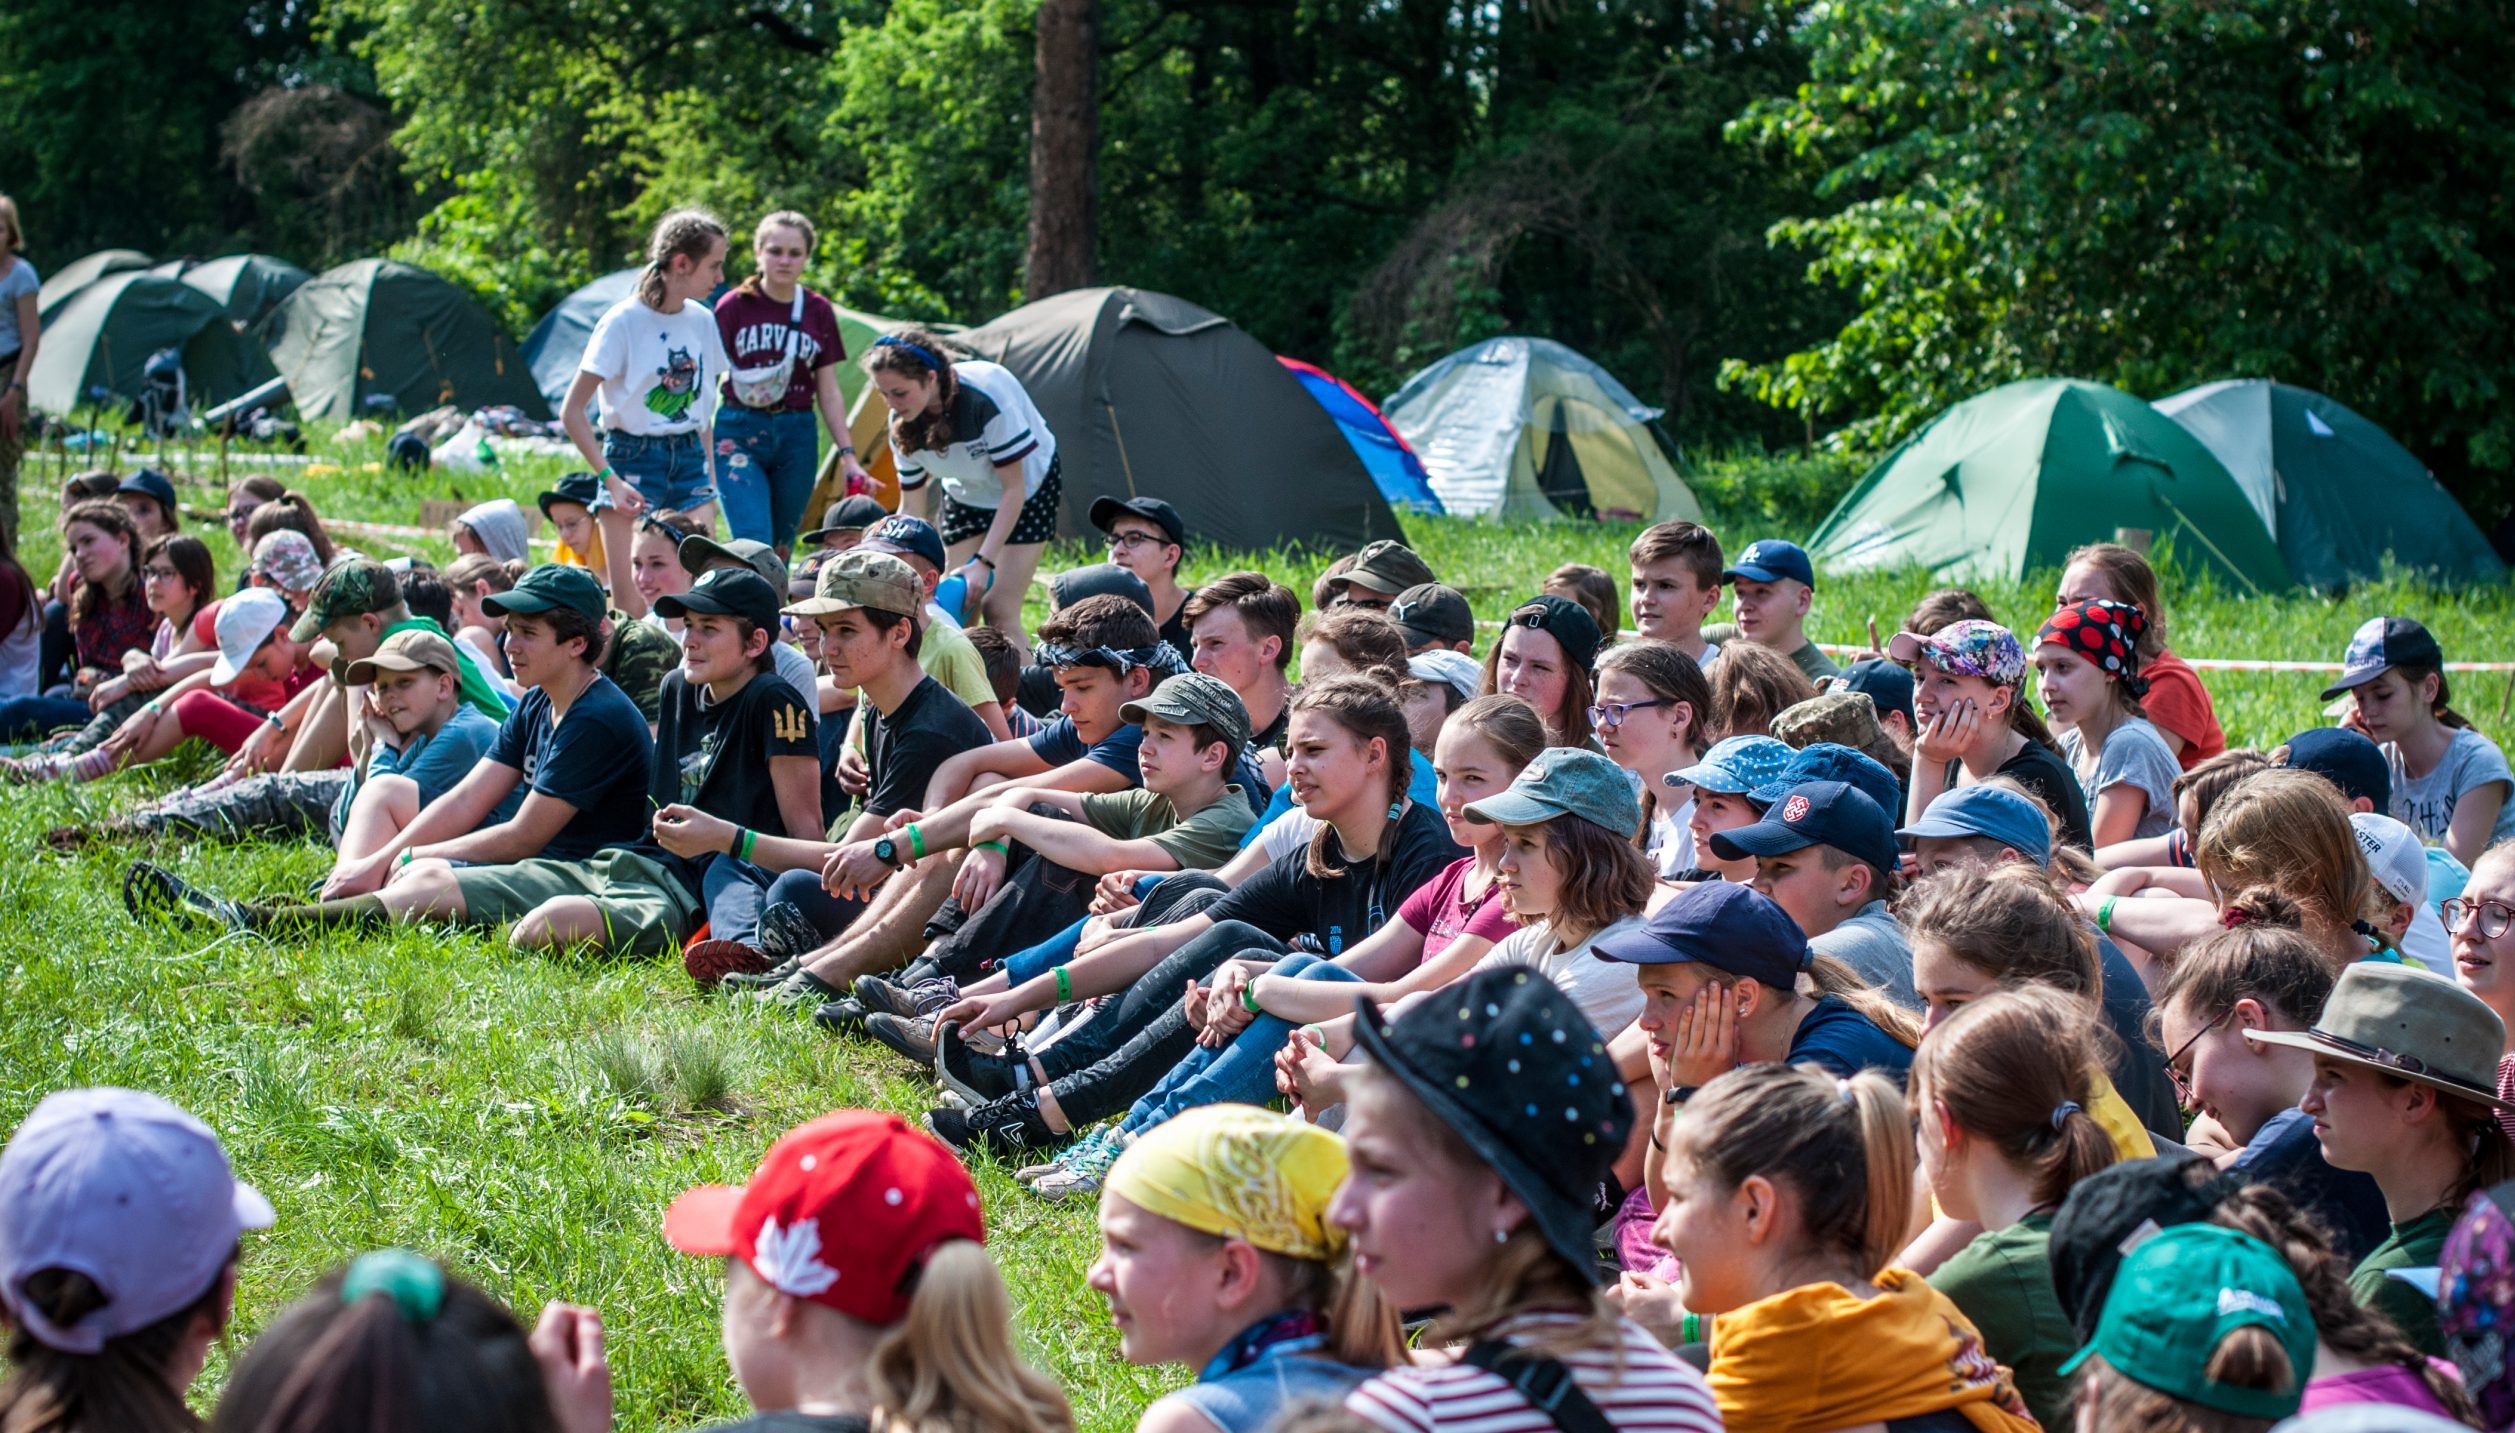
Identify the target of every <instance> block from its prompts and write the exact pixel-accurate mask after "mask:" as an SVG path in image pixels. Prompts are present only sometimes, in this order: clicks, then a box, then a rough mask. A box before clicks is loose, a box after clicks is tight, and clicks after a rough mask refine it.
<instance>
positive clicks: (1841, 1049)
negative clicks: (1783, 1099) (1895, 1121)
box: [1783, 995, 1912, 1081]
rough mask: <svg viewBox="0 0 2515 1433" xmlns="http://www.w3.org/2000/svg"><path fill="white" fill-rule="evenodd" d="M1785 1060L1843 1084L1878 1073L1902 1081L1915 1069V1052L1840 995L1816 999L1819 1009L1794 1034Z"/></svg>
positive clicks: (1810, 1014)
mask: <svg viewBox="0 0 2515 1433" xmlns="http://www.w3.org/2000/svg"><path fill="white" fill-rule="evenodd" d="M1783 1058H1784V1059H1785V1060H1786V1061H1787V1063H1789V1064H1793V1065H1801V1064H1806V1065H1815V1066H1817V1067H1818V1068H1819V1069H1822V1070H1825V1071H1826V1072H1828V1073H1830V1074H1832V1075H1833V1076H1834V1077H1835V1078H1836V1079H1843V1080H1847V1079H1850V1078H1851V1077H1852V1076H1854V1075H1856V1074H1859V1073H1860V1072H1861V1071H1862V1070H1875V1071H1877V1072H1878V1073H1879V1074H1881V1075H1885V1076H1887V1077H1888V1078H1890V1079H1893V1080H1898V1081H1900V1080H1902V1079H1903V1078H1904V1076H1905V1075H1906V1074H1907V1073H1908V1072H1910V1071H1911V1069H1912V1051H1911V1050H1910V1049H1907V1048H1906V1047H1905V1046H1904V1044H1903V1043H1902V1042H1901V1041H1899V1040H1897V1039H1896V1038H1895V1037H1894V1036H1892V1035H1889V1034H1887V1033H1886V1032H1885V1031H1883V1030H1881V1029H1879V1028H1878V1027H1877V1022H1876V1021H1874V1020H1871V1019H1870V1018H1869V1017H1868V1016H1866V1015H1863V1014H1861V1013H1860V1012H1859V1011H1857V1010H1854V1009H1852V1008H1851V1004H1850V1002H1848V1001H1846V1000H1844V999H1843V998H1842V997H1841V996H1839V995H1824V996H1819V997H1818V998H1817V1002H1816V1008H1815V1009H1814V1010H1811V1011H1809V1012H1808V1016H1807V1018H1806V1019H1804V1020H1802V1021H1800V1022H1799V1028H1798V1029H1796V1030H1794V1031H1792V1032H1791V1035H1790V1053H1789V1054H1788V1055H1787V1056H1785V1057H1783Z"/></svg>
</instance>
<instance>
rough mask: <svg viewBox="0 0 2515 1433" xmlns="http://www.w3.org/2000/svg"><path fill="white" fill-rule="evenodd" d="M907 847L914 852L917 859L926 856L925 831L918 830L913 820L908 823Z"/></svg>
mask: <svg viewBox="0 0 2515 1433" xmlns="http://www.w3.org/2000/svg"><path fill="white" fill-rule="evenodd" d="M908 849H909V850H910V851H912V852H914V853H915V854H916V857H917V859H918V860H920V861H922V860H924V859H925V858H926V833H925V832H923V831H920V830H918V829H917V823H916V822H914V821H911V822H909V823H908Z"/></svg>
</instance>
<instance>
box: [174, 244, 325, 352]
mask: <svg viewBox="0 0 2515 1433" xmlns="http://www.w3.org/2000/svg"><path fill="white" fill-rule="evenodd" d="M177 277H179V278H181V279H182V280H183V281H184V282H185V283H187V284H190V285H192V287H194V288H196V289H199V290H200V291H201V292H203V293H205V294H208V295H209V296H210V297H211V298H214V299H216V300H218V302H219V303H220V304H221V305H223V306H224V307H225V308H226V310H227V317H228V318H230V319H232V320H234V321H235V322H236V323H238V324H240V325H242V326H243V327H245V328H252V327H254V326H255V325H257V324H260V323H261V322H262V321H263V320H264V319H266V318H269V317H270V316H271V311H272V310H273V309H276V308H278V307H279V306H280V304H281V303H283V302H285V301H286V300H287V298H288V296H289V295H290V294H293V293H295V292H296V291H297V290H298V289H299V288H300V287H302V286H303V285H304V284H305V282H306V281H307V280H308V279H311V278H313V277H314V275H312V274H309V273H307V272H306V271H305V270H303V269H301V268H298V267H297V266H296V265H295V264H292V263H290V262H288V261H287V260H286V259H275V258H272V257H271V256H270V255H268V254H231V255H229V256H228V257H226V258H224V259H211V260H209V261H208V262H206V263H199V264H187V265H185V266H184V269H183V272H182V273H181V274H179V275H178V276H177ZM275 337H277V335H276V334H273V333H270V332H267V331H266V332H265V333H264V334H263V335H262V341H263V342H264V343H266V344H267V343H269V342H271V341H272V340H273V339H274V338H275Z"/></svg>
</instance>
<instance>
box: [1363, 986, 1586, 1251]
mask: <svg viewBox="0 0 2515 1433" xmlns="http://www.w3.org/2000/svg"><path fill="white" fill-rule="evenodd" d="M1355 1013H1356V1014H1357V1015H1358V1016H1359V1017H1360V1018H1359V1019H1358V1020H1357V1021H1356V1029H1355V1034H1356V1036H1357V1037H1358V1038H1359V1039H1360V1040H1361V1042H1362V1047H1363V1049H1364V1050H1366V1051H1368V1052H1369V1053H1370V1056H1371V1058H1372V1060H1373V1061H1374V1062H1376V1063H1377V1064H1378V1065H1379V1067H1380V1068H1381V1069H1383V1070H1386V1071H1387V1072H1388V1073H1389V1074H1391V1075H1393V1076H1395V1077H1396V1078H1397V1080H1398V1081H1399V1082H1400V1083H1401V1084H1403V1085H1405V1087H1406V1088H1407V1090H1408V1091H1409V1092H1410V1093H1412V1094H1413V1095H1414V1096H1415V1098H1417V1099H1419V1100H1421V1101H1423V1103H1424V1105H1425V1106H1426V1107H1427V1108H1429V1109H1430V1110H1431V1111H1432V1114H1433V1117H1434V1118H1436V1119H1438V1120H1440V1121H1441V1123H1443V1124H1445V1125H1447V1126H1449V1127H1450V1129H1451V1131H1452V1132H1453V1133H1455V1134H1457V1136H1458V1137H1459V1138H1460V1139H1461V1140H1464V1141H1465V1142H1466V1144H1467V1147H1468V1148H1470V1149H1472V1150H1474V1151H1475V1152H1476V1154H1477V1156H1478V1157H1479V1158H1481V1159H1483V1160H1484V1161H1485V1162H1486V1163H1487V1164H1490V1165H1491V1166H1493V1170H1494V1172H1495V1173H1496V1174H1498V1175H1500V1176H1501V1177H1502V1183H1503V1185H1504V1186H1505V1187H1507V1188H1508V1189H1509V1190H1510V1191H1511V1193H1513V1194H1514V1195H1517V1196H1518V1197H1519V1201H1520V1203H1522V1204H1525V1205H1527V1206H1528V1212H1529V1217H1530V1218H1531V1219H1533V1220H1535V1221H1536V1224H1537V1229H1538V1232H1539V1233H1541V1234H1543V1235H1544V1236H1545V1239H1546V1243H1547V1244H1548V1245H1550V1246H1551V1247H1552V1248H1553V1249H1554V1250H1555V1252H1556V1253H1558V1254H1561V1255H1562V1256H1563V1257H1564V1259H1565V1260H1566V1261H1567V1262H1568V1263H1570V1264H1571V1266H1572V1267H1573V1268H1574V1269H1575V1270H1577V1271H1579V1273H1580V1275H1581V1277H1582V1278H1584V1279H1586V1280H1588V1281H1589V1282H1591V1283H1593V1284H1594V1283H1597V1282H1598V1257H1597V1253H1596V1237H1595V1236H1596V1233H1597V1224H1598V1220H1597V1214H1596V1212H1595V1195H1596V1192H1597V1188H1598V1182H1599V1181H1600V1180H1601V1179H1603V1178H1605V1177H1606V1175H1607V1173H1608V1171H1609V1169H1610V1168H1611V1167H1612V1166H1613V1165H1614V1164H1615V1161H1616V1156H1618V1155H1620V1154H1622V1153H1623V1152H1624V1143H1625V1140H1626V1138H1627V1137H1628V1136H1629V1135H1631V1134H1632V1132H1633V1102H1632V1100H1631V1099H1630V1098H1629V1097H1628V1096H1627V1095H1626V1094H1625V1090H1624V1082H1623V1081H1622V1080H1620V1079H1618V1078H1617V1077H1616V1069H1615V1061H1614V1060H1612V1059H1610V1058H1609V1057H1608V1055H1607V1042H1606V1040H1605V1039H1604V1038H1603V1037H1601V1036H1600V1035H1599V1033H1598V1030H1597V1027H1595V1026H1593V1025H1591V1024H1590V1023H1589V1019H1588V1017H1586V1016H1584V1015H1582V1014H1581V1012H1580V1007H1578V1006H1576V1005H1574V1004H1573V1003H1572V1001H1571V997H1569V996H1567V995H1565V994H1564V993H1563V992H1562V990H1561V989H1560V988H1558V987H1557V986H1556V985H1555V983H1554V982H1553V981H1551V980H1549V979H1547V978H1546V976H1545V975H1544V974H1543V973H1542V972H1540V971H1536V970H1532V969H1530V968H1528V967H1526V966H1518V965H1513V966H1504V967H1501V968H1499V969H1494V970H1482V971H1478V972H1476V973H1475V974H1474V975H1471V976H1469V977H1468V978H1467V979H1465V980H1463V981H1460V982H1459V983H1458V984H1456V985H1453V986H1451V987H1449V988H1448V989H1446V990H1442V991H1439V992H1436V993H1434V994H1432V995H1428V996H1426V997H1425V998H1424V999H1422V1000H1419V1001H1417V1002H1416V1003H1415V1004H1414V1005H1412V1006H1410V1007H1409V1008H1408V1009H1407V1010H1406V1012H1405V1013H1404V1014H1402V1015H1400V1016H1398V1017H1397V1018H1396V1019H1395V1020H1394V1021H1392V1020H1389V1019H1387V1018H1385V1017H1384V1016H1382V1015H1381V1013H1380V1010H1379V1007H1378V1006H1376V1005H1374V1004H1372V1003H1371V1001H1370V1000H1369V999H1367V998H1366V999H1362V1000H1358V1001H1356V1002H1355Z"/></svg>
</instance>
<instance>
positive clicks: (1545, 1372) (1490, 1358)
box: [1459, 1339, 1615, 1433]
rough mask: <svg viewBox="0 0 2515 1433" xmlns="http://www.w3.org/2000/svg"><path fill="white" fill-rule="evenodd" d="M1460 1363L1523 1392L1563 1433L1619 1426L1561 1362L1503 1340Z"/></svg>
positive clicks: (1595, 1432) (1489, 1342) (1473, 1349)
mask: <svg viewBox="0 0 2515 1433" xmlns="http://www.w3.org/2000/svg"><path fill="white" fill-rule="evenodd" d="M1459 1362H1461V1363H1466V1364H1472V1365H1474V1366H1475V1367H1477V1368H1481V1369H1483V1370H1484V1371H1485V1372H1487V1373H1490V1374H1492V1375H1494V1376H1495V1377H1497V1378H1500V1379H1501V1380H1502V1381H1503V1382H1505V1383H1508V1384H1510V1385H1511V1386H1512V1387H1513V1388H1516V1389H1518V1390H1519V1393H1520V1396H1521V1397H1522V1398H1525V1399H1527V1400H1528V1401H1529V1403H1530V1404H1531V1405H1532V1406H1534V1407H1535V1408H1536V1410H1537V1411H1538V1412H1540V1413H1543V1414H1544V1415H1546V1417H1547V1418H1549V1419H1551V1420H1553V1423H1554V1426H1555V1427H1556V1429H1558V1430H1559V1433H1615V1425H1614V1424H1613V1423H1610V1422H1608V1421H1607V1415H1606V1414H1604V1413H1601V1412H1600V1411H1599V1410H1598V1405H1597V1404H1595V1403H1593V1402H1591V1401H1590V1397H1589V1395H1588V1394H1586V1393H1583V1392H1582V1391H1581V1386H1580V1384H1579V1383H1578V1382H1576V1381H1574V1379H1573V1377H1572V1370H1570V1369H1569V1368H1566V1367H1564V1366H1563V1363H1562V1362H1561V1360H1559V1359H1552V1358H1548V1357H1546V1356H1545V1355H1544V1354H1542V1353H1531V1352H1529V1351H1528V1350H1526V1349H1523V1348H1515V1347H1513V1346H1512V1345H1510V1344H1507V1343H1504V1342H1502V1341H1501V1340H1499V1339H1483V1340H1480V1341H1478V1342H1476V1343H1473V1344H1470V1345H1468V1347H1467V1351H1466V1352H1465V1353H1463V1354H1460V1355H1459Z"/></svg>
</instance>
